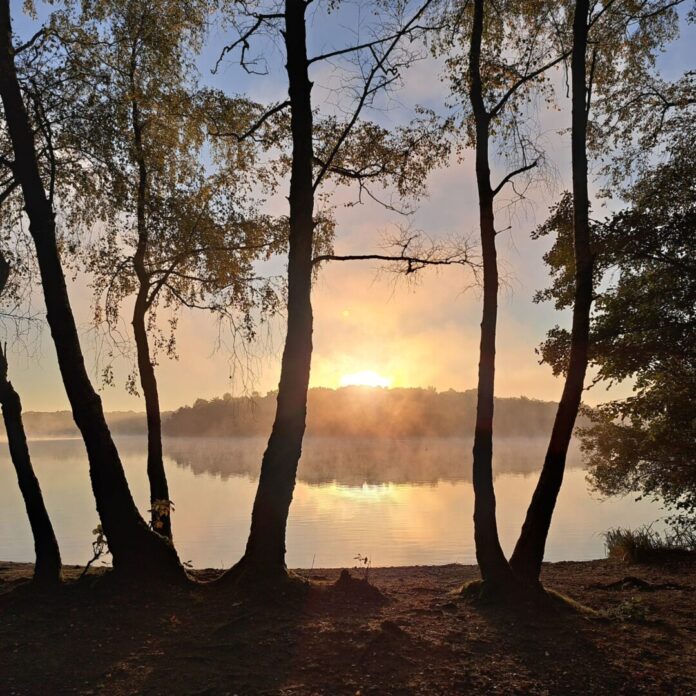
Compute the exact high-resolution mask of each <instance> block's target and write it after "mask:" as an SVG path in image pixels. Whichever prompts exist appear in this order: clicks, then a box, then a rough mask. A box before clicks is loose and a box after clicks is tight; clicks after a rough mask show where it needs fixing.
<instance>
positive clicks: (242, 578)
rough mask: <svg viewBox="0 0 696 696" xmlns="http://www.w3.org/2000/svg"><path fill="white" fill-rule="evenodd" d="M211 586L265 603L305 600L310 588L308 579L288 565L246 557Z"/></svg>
mask: <svg viewBox="0 0 696 696" xmlns="http://www.w3.org/2000/svg"><path fill="white" fill-rule="evenodd" d="M211 584H215V585H219V586H220V587H222V588H225V589H230V590H231V591H234V592H236V593H239V594H240V595H242V596H245V597H250V598H257V599H261V600H268V599H274V600H275V599H279V598H283V599H286V598H288V597H293V596H295V597H302V596H304V595H305V594H306V592H307V589H308V588H309V582H308V581H307V580H306V579H305V578H303V577H302V576H300V575H297V574H296V573H293V572H292V571H290V570H288V569H287V568H286V567H285V566H284V565H283V566H278V565H266V564H261V563H253V562H252V561H251V560H250V559H249V558H248V557H247V556H243V557H242V558H241V559H240V560H239V561H238V562H237V563H236V564H235V565H234V566H232V567H231V568H230V569H229V570H228V571H226V572H225V573H223V574H222V575H221V576H220V577H219V578H218V579H217V580H213V581H212V583H211Z"/></svg>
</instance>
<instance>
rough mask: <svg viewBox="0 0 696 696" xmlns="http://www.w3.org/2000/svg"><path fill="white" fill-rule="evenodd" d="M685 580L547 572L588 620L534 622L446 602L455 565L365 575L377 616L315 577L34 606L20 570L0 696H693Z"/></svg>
mask: <svg viewBox="0 0 696 696" xmlns="http://www.w3.org/2000/svg"><path fill="white" fill-rule="evenodd" d="M694 571H696V562H694V560H693V559H686V560H681V561H673V562H670V563H668V564H662V565H660V566H659V567H658V566H638V565H625V564H621V563H617V562H613V561H592V562H585V563H554V564H546V565H545V567H544V572H543V580H544V583H545V584H546V586H548V587H552V588H554V589H556V590H558V591H559V592H562V593H564V594H565V595H567V596H569V597H572V598H573V599H574V600H577V601H578V602H580V603H582V604H584V605H586V606H588V607H590V608H591V609H594V610H596V613H594V614H589V613H587V612H584V613H583V612H577V611H561V612H559V613H550V614H549V613H548V612H546V613H544V614H543V615H542V614H539V613H529V612H527V613H524V614H519V613H510V612H509V611H505V610H503V609H501V608H493V607H490V606H481V605H480V604H474V603H472V602H471V601H470V600H466V599H463V598H461V597H460V596H459V595H458V594H455V593H454V590H456V588H457V587H458V586H460V585H461V584H462V582H464V581H466V580H470V579H474V578H476V577H477V570H476V568H474V567H469V566H459V565H448V566H440V567H413V568H384V569H372V570H371V571H370V575H369V580H370V582H371V583H373V584H374V585H375V586H376V587H378V588H379V589H380V590H381V591H382V593H383V595H384V597H385V598H386V600H387V601H386V602H379V601H372V600H371V599H370V598H365V597H361V596H358V595H357V594H355V593H349V594H344V593H341V592H338V591H336V590H334V589H330V584H331V583H332V582H333V581H335V580H336V578H337V577H338V574H339V571H338V570H325V571H321V570H314V571H313V572H312V587H311V589H309V590H308V591H306V592H304V593H302V594H300V595H297V594H292V595H282V594H279V595H277V596H275V597H274V598H273V599H272V600H270V601H266V602H265V603H260V602H258V601H253V602H252V601H250V600H241V599H240V598H239V597H238V596H236V595H234V594H232V593H230V591H229V590H223V589H222V588H220V587H218V586H215V585H209V586H205V585H203V586H192V587H191V588H187V589H175V590H172V589H170V590H168V591H166V592H164V591H156V590H151V589H150V590H133V589H131V590H128V591H126V590H124V589H123V588H115V587H114V585H113V583H110V582H109V581H108V578H105V577H95V576H93V577H91V578H90V576H88V577H87V578H85V579H84V580H83V581H82V582H80V583H76V582H68V583H66V585H65V586H64V587H63V588H61V589H60V590H59V591H58V592H57V593H54V594H53V595H51V596H41V595H39V594H37V593H36V592H34V591H31V590H28V589H27V585H26V580H27V578H28V577H29V575H30V573H31V566H29V565H21V564H11V563H0V694H3V695H10V694H50V695H53V694H102V693H103V694H109V695H112V694H113V695H120V694H199V695H203V694H238V696H245V695H246V694H284V695H288V696H290V695H293V696H295V695H297V696H299V695H305V694H307V695H309V694H327V695H332V696H333V695H342V694H349V695H351V696H356V695H357V694H360V695H367V694H375V695H377V694H379V695H380V696H381V695H383V694H428V695H431V694H433V695H434V694H496V693H499V694H583V695H585V694H680V695H681V694H684V695H687V694H696V616H695V611H694V609H695V608H696V602H695V601H694V600H695V598H696V594H695V592H694V590H695V589H696V573H695V572H694ZM298 572H299V573H302V571H298ZM76 573H77V571H76V570H75V569H70V570H69V572H68V576H69V577H70V576H72V577H73V578H74V577H75V576H76ZM211 573H212V571H208V572H206V571H201V572H200V573H199V577H201V578H204V579H205V578H210V577H211ZM352 573H353V574H354V576H357V577H360V575H361V573H362V571H358V570H354V571H352ZM304 575H305V576H306V575H308V573H306V572H305V573H304Z"/></svg>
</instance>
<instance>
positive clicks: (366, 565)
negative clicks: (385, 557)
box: [354, 553, 370, 582]
mask: <svg viewBox="0 0 696 696" xmlns="http://www.w3.org/2000/svg"><path fill="white" fill-rule="evenodd" d="M354 558H355V560H356V561H357V562H358V566H362V567H363V569H364V575H363V580H365V582H367V579H368V577H369V575H370V559H369V558H368V557H367V556H363V555H362V554H360V553H359V554H358V555H357V556H355V557H354Z"/></svg>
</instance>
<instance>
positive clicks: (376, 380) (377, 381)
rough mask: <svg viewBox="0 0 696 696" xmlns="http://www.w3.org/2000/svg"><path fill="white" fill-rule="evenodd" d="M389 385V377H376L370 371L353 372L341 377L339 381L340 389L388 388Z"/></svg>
mask: <svg viewBox="0 0 696 696" xmlns="http://www.w3.org/2000/svg"><path fill="white" fill-rule="evenodd" d="M391 383H392V379H391V377H382V375H378V374H377V373H376V372H373V371H372V370H362V371H361V372H354V373H352V374H350V375H343V377H341V381H340V385H341V386H342V387H348V386H363V387H389V386H391Z"/></svg>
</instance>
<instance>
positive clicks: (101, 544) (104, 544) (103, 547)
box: [79, 524, 111, 580]
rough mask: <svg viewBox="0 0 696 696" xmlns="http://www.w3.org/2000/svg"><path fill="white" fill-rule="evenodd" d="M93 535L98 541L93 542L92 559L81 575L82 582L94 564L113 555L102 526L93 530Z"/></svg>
mask: <svg viewBox="0 0 696 696" xmlns="http://www.w3.org/2000/svg"><path fill="white" fill-rule="evenodd" d="M92 534H94V535H95V536H96V539H95V540H94V541H93V542H92V554H93V555H92V558H91V559H90V560H89V561H88V562H87V565H86V566H85V568H84V570H83V571H82V573H80V578H79V579H80V580H81V579H82V578H83V577H84V576H85V574H86V573H87V571H88V570H89V568H90V566H91V565H92V563H94V562H95V561H97V560H99V559H100V558H101V557H102V556H107V555H108V554H110V553H111V551H109V542H108V541H107V540H106V535H105V534H104V530H103V528H102V526H101V525H100V524H98V525H97V526H96V527H95V528H94V529H93V530H92Z"/></svg>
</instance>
